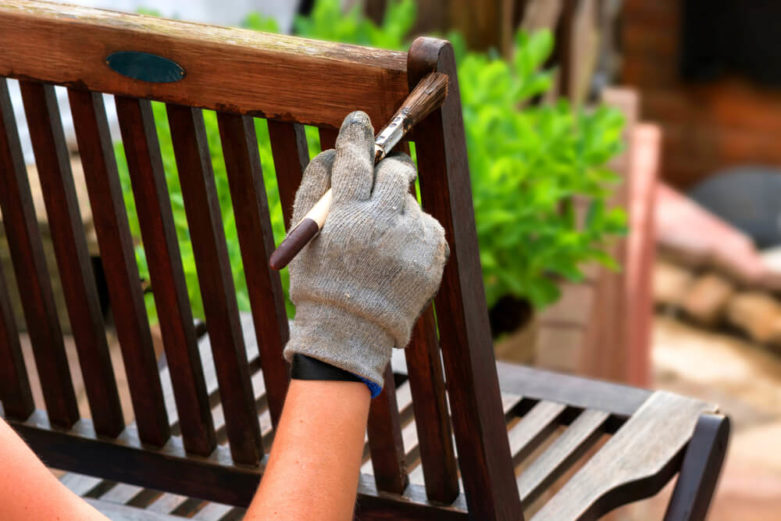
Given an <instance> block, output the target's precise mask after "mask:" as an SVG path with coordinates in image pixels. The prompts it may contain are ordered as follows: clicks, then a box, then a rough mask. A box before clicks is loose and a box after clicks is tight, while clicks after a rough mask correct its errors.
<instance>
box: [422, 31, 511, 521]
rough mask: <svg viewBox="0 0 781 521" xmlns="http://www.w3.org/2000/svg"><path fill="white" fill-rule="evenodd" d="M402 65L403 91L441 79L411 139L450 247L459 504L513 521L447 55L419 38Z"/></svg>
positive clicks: (448, 361) (444, 325) (445, 343)
mask: <svg viewBox="0 0 781 521" xmlns="http://www.w3.org/2000/svg"><path fill="white" fill-rule="evenodd" d="M408 67H409V87H410V88H413V87H414V86H415V85H416V84H417V82H418V81H420V79H422V78H423V77H424V76H425V75H426V74H428V73H430V72H434V71H437V72H443V73H446V74H447V75H448V76H449V80H448V97H447V98H446V100H445V103H444V104H443V105H442V108H441V109H439V110H437V111H435V112H433V113H432V114H431V115H430V116H429V117H428V118H426V119H425V120H423V121H421V122H420V123H419V124H418V126H417V127H416V128H415V130H414V136H413V137H414V139H415V144H416V147H415V149H416V151H417V158H418V167H419V170H420V173H419V179H420V192H421V198H422V200H423V206H424V208H426V210H427V211H429V212H430V213H431V215H433V216H434V217H435V218H436V219H437V220H438V221H439V222H440V223H441V224H442V226H443V227H444V228H445V236H446V238H447V239H448V241H449V243H450V258H449V259H448V263H447V265H446V266H445V271H444V275H443V279H442V286H441V288H440V290H439V292H438V293H437V296H436V310H437V315H438V316H439V317H440V320H438V325H439V336H440V344H441V346H442V353H443V356H444V362H445V372H446V376H447V380H448V382H452V384H451V385H450V386H449V388H448V397H449V399H450V406H451V408H452V410H453V411H454V413H453V431H454V433H455V436H456V444H457V446H458V454H459V461H458V464H459V467H460V469H461V477H462V480H463V483H464V490H465V491H466V496H467V503H468V504H469V511H470V514H471V515H472V516H473V517H475V518H476V519H481V520H482V519H486V520H495V521H505V520H507V521H509V520H512V521H518V520H522V519H523V513H522V511H521V502H520V498H519V496H518V489H517V488H516V486H515V475H514V473H513V468H512V462H511V458H510V447H509V443H508V440H507V432H506V430H505V424H504V418H503V415H502V410H501V401H500V396H501V395H500V391H499V382H498V379H497V375H496V365H495V363H496V361H495V359H494V354H493V347H492V342H491V331H490V327H489V324H488V311H487V309H486V304H485V295H484V292H483V279H482V271H481V268H480V257H479V255H478V244H477V234H476V231H475V223H474V210H473V208H472V193H471V189H470V181H469V166H468V164H467V157H466V142H465V137H464V124H463V120H462V116H461V102H460V95H459V89H458V79H457V75H456V66H455V58H454V56H453V49H452V47H451V46H450V45H449V44H447V43H444V42H442V41H441V40H435V39H430V38H419V39H417V40H415V42H414V43H413V44H412V47H411V48H410V52H409V59H408ZM456 382H457V383H456Z"/></svg>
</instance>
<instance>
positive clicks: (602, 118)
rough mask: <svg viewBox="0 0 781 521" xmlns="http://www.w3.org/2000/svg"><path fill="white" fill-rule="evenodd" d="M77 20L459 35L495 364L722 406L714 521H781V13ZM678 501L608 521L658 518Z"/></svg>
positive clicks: (358, 0)
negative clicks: (726, 446) (722, 450)
mask: <svg viewBox="0 0 781 521" xmlns="http://www.w3.org/2000/svg"><path fill="white" fill-rule="evenodd" d="M68 3H78V4H82V5H88V6H93V7H103V8H110V9H116V10H124V11H128V12H143V13H146V14H154V15H159V16H165V17H170V18H179V19H183V20H191V21H198V22H208V23H216V24H222V25H234V26H243V27H245V28H248V29H254V30H264V31H273V32H282V33H291V34H297V35H301V36H306V37H311V38H318V39H328V40H336V41H343V42H347V43H356V44H361V45H371V46H376V47H385V48H391V49H398V50H406V48H407V46H408V44H409V42H411V41H412V39H413V38H414V37H415V36H417V35H420V34H434V35H439V36H441V37H445V38H448V39H450V40H451V41H452V42H453V45H454V47H455V50H456V55H457V60H458V66H459V82H460V89H461V96H462V103H463V110H464V120H465V127H466V133H467V143H468V154H469V163H470V170H471V176H472V184H473V196H474V206H475V212H476V221H477V226H478V237H479V241H480V249H481V261H482V265H483V272H484V284H485V288H486V298H487V301H488V305H489V309H490V314H491V325H492V328H493V333H494V336H495V341H496V353H497V357H498V358H500V359H503V360H508V361H513V362H516V363H523V364H530V365H536V366H538V367H542V368H547V369H554V370H557V371H563V372H569V373H574V374H582V375H587V376H591V377H596V378H602V379H608V380H613V381H619V382H625V383H629V384H632V385H639V386H644V387H652V388H659V389H669V390H672V391H675V392H680V393H682V394H687V395H692V396H698V397H701V398H704V399H706V400H709V401H713V402H716V403H719V404H720V405H721V406H722V408H723V410H724V411H725V412H726V413H727V414H729V415H730V416H731V417H732V419H733V421H734V435H733V438H732V443H731V447H730V452H729V455H728V458H727V463H726V467H725V471H724V473H723V475H722V479H721V484H720V488H719V491H718V493H717V496H716V500H715V503H714V506H713V507H712V510H711V516H710V519H712V520H714V521H721V520H734V519H746V520H758V521H762V520H781V300H779V296H781V175H779V174H780V173H781V146H779V144H778V141H779V136H780V135H781V31H779V20H781V3H779V2H777V1H773V0H753V1H752V2H743V1H741V0H655V1H652V2H651V1H643V0H481V1H477V0H438V1H435V0H300V1H296V0H83V1H78V0H70V1H69V2H68ZM12 87H13V86H12ZM12 90H13V89H12ZM16 95H17V96H18V93H17V94H16ZM14 103H15V105H16V106H17V107H20V106H21V103H20V102H19V99H15V100H14ZM60 105H61V107H63V109H64V110H65V111H67V105H68V104H67V103H64V102H62V101H61V103H60ZM17 117H18V119H20V121H23V114H21V113H20V114H18V115H17ZM160 119H164V118H160ZM65 120H66V126H67V120H68V117H67V115H66V117H65ZM374 123H375V126H380V125H381V124H382V123H383V122H374ZM207 126H208V127H209V128H211V131H215V132H216V124H215V123H214V122H213V121H211V120H210V118H209V117H208V116H207ZM159 131H160V133H161V135H164V134H165V129H164V128H160V129H159ZM22 132H23V133H24V130H22ZM71 133H72V131H71ZM113 134H114V135H115V136H117V135H118V134H117V132H116V131H114V133H113ZM260 134H261V141H263V139H264V137H263V136H264V134H263V132H260ZM70 139H71V142H72V144H74V140H73V138H72V136H71V138H70ZM22 141H23V142H26V141H27V140H26V139H24V138H23V140H22ZM261 145H263V143H261ZM311 145H312V146H311V147H310V148H311V149H312V150H313V152H316V151H317V146H318V145H317V144H316V140H313V141H312V143H311ZM74 146H75V144H74ZM162 148H163V155H164V159H166V158H167V162H166V170H167V171H168V170H169V163H173V158H172V151H171V150H170V146H169V147H166V145H165V143H162ZM261 152H263V148H262V147H261ZM117 155H118V156H119V159H120V160H121V159H122V149H121V147H119V148H117ZM27 159H28V161H29V162H30V163H32V155H31V154H30V153H29V152H28V157H27ZM31 168H32V167H31ZM264 169H266V166H265V165H264ZM222 170H223V171H224V168H223V169H222ZM266 170H268V169H266ZM272 170H273V169H272ZM74 171H75V172H76V173H77V175H78V171H79V169H78V168H74ZM120 172H121V174H122V175H123V176H124V177H123V181H124V182H127V179H126V175H127V174H126V170H125V171H123V169H122V165H120ZM123 172H124V173H123ZM220 172H221V170H220V169H219V168H217V166H216V165H215V173H216V175H217V176H219V175H221V174H220ZM269 176H270V177H269V179H268V180H267V181H270V180H273V171H271V172H269ZM271 183H272V184H273V181H271ZM169 189H171V191H172V192H175V191H176V190H177V188H176V187H173V186H169ZM218 189H219V179H218ZM81 196H83V197H84V198H85V201H86V194H80V197H81ZM38 197H40V194H38ZM269 199H270V204H271V205H272V213H275V214H276V215H278V216H279V217H278V218H277V221H276V222H274V223H273V224H274V229H275V233H276V235H277V241H279V239H280V238H281V237H282V235H283V234H284V223H283V222H282V221H281V214H280V212H279V211H278V209H276V210H277V211H274V208H273V206H274V205H278V204H279V201H278V199H275V198H274V196H273V194H270V196H269ZM39 202H40V201H37V203H39ZM126 202H127V204H128V206H131V205H132V198H129V199H126ZM37 203H36V206H37V207H39V208H40V207H41V205H39V204H37ZM221 203H223V202H222V201H221ZM223 204H227V205H229V203H223ZM82 208H86V209H87V210H86V211H88V208H89V205H88V204H83V205H82ZM223 209H224V210H225V211H229V207H228V208H227V209H226V208H225V207H223ZM174 212H175V214H177V212H179V214H180V215H181V216H182V219H184V217H183V208H182V207H177V206H176V203H175V204H174ZM40 217H41V219H45V212H41V213H40ZM83 217H84V221H85V225H87V226H89V222H90V216H89V215H84V216H83ZM177 227H178V224H177ZM131 228H133V222H132V216H131ZM133 231H134V233H136V235H137V236H138V234H137V231H138V230H137V225H136V226H135V228H133ZM227 235H228V240H229V243H230V241H231V240H232V237H231V233H230V231H228V233H227ZM0 239H2V237H0ZM188 240H189V239H188V238H187V234H186V230H185V231H184V232H182V233H181V234H180V241H183V242H185V243H186V242H187V241H188ZM233 240H234V241H235V233H234V234H233ZM92 246H94V250H95V252H96V251H97V246H96V243H95V240H94V235H93V238H92ZM234 246H235V247H234V248H233V249H232V250H231V245H230V244H229V250H230V251H231V253H232V254H233V256H234V257H235V258H236V259H235V260H236V262H237V263H238V262H240V260H239V259H238V257H239V255H238V247H237V245H236V244H234ZM6 251H7V249H6ZM187 251H188V248H187V247H186V246H185V247H183V255H184V256H185V258H184V264H185V271H186V272H187V276H188V287H189V288H190V290H191V297H192V299H193V311H194V313H195V314H196V316H197V315H198V313H199V310H202V307H201V306H200V304H199V299H200V295H198V294H197V291H198V290H197V283H195V282H194V281H192V282H193V283H190V282H191V278H194V277H196V274H195V268H194V264H193V261H192V259H191V258H190V259H189V260H188V258H187ZM0 253H2V252H0ZM94 255H96V256H97V253H94ZM142 255H143V253H142V250H141V249H139V256H142ZM139 260H140V261H141V262H139V265H140V267H141V269H142V271H143V270H144V269H145V262H143V258H139ZM0 261H2V262H3V263H8V262H10V261H9V259H8V258H7V254H4V255H0ZM12 271H13V270H11V269H10V267H7V269H5V273H6V274H8V273H12ZM53 271H54V272H56V269H54V270H53ZM96 272H97V273H98V277H99V278H100V275H99V274H100V263H99V258H96ZM284 276H286V275H285V274H283V277H284ZM236 284H237V289H238V291H239V304H240V306H241V307H243V308H244V309H246V308H247V306H248V303H247V298H246V286H245V284H244V282H243V279H241V278H237V280H236ZM10 286H11V287H15V284H13V283H12V284H10ZM242 292H243V293H242ZM151 305H152V304H151V300H150V306H151ZM63 310H64V307H63ZM17 311H18V312H20V311H19V310H17ZM200 312H201V313H202V311H200ZM150 313H151V315H152V316H154V311H153V310H152V309H150ZM291 314H292V309H291ZM61 318H62V320H63V323H67V316H65V314H64V311H63V313H62V314H61ZM20 323H22V322H20ZM125 410H130V407H126V408H125ZM665 494H669V491H663V492H662V493H661V495H662V496H664V495H665ZM664 504H665V502H664V500H663V498H655V499H651V500H649V501H646V502H644V503H642V504H639V505H633V506H631V507H628V508H625V509H622V510H621V511H619V512H616V513H615V514H613V515H612V519H621V520H642V519H651V518H654V519H660V518H661V516H662V513H661V512H660V509H663V508H664Z"/></svg>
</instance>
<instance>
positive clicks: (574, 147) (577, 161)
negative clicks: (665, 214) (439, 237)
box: [458, 31, 625, 308]
mask: <svg viewBox="0 0 781 521" xmlns="http://www.w3.org/2000/svg"><path fill="white" fill-rule="evenodd" d="M552 49H553V38H552V36H551V34H550V32H548V31H541V32H538V33H536V34H534V35H532V36H527V35H525V34H523V33H520V34H518V36H517V38H516V48H515V56H514V58H513V59H512V60H511V61H509V62H508V61H505V60H502V59H499V58H491V57H489V56H486V55H483V54H474V53H469V54H466V55H465V56H463V58H462V59H461V60H460V63H459V67H458V72H459V82H460V87H461V100H462V104H463V111H464V126H465V129H466V137H467V148H468V153H469V164H470V169H471V174H472V190H473V198H474V205H475V215H476V221H477V234H478V239H479V242H480V260H481V263H482V265H483V276H484V281H485V290H486V298H487V300H488V305H489V306H491V305H492V304H494V303H495V302H496V301H497V300H498V298H499V297H501V296H502V295H506V294H510V295H514V296H516V297H519V298H527V299H529V300H530V301H531V302H532V303H533V304H534V306H535V307H537V308H541V307H544V306H545V305H548V304H550V303H552V302H554V301H555V300H556V299H557V298H558V297H559V290H558V287H557V284H556V280H557V279H559V278H562V277H563V278H566V279H569V280H574V281H577V280H580V279H582V277H583V274H582V272H581V270H580V268H581V266H582V265H583V264H584V263H586V262H589V261H597V262H601V263H603V264H606V265H609V266H613V267H615V263H614V261H613V260H612V259H611V258H610V257H609V256H608V255H606V254H605V252H604V247H605V243H606V241H607V240H608V238H609V237H610V236H611V235H616V234H620V233H623V231H624V227H625V216H624V213H623V211H621V210H619V209H608V208H607V207H606V200H607V198H608V196H609V187H610V186H611V185H612V184H614V183H615V182H616V181H617V177H616V175H615V174H614V173H613V172H611V171H610V170H608V169H607V168H606V167H605V166H604V165H605V163H606V162H607V161H608V160H609V159H610V158H611V157H613V156H614V155H615V154H616V153H617V152H618V151H619V150H620V147H621V141H620V134H621V129H622V127H623V118H622V117H621V115H620V114H619V113H618V112H616V111H614V110H609V109H606V108H598V109H596V110H593V111H585V110H575V109H573V108H572V107H571V106H570V104H569V103H568V102H566V101H564V100H562V101H559V102H558V103H555V104H553V105H546V104H542V105H537V106H531V105H528V102H529V101H530V100H531V99H532V98H534V97H535V96H537V95H540V94H542V93H544V92H546V91H547V90H548V89H550V87H551V84H552V77H551V73H550V72H548V71H542V70H541V67H542V65H543V63H544V62H545V60H546V59H547V58H548V56H549V55H550V53H551V51H552ZM576 196H579V197H582V198H584V199H585V200H587V201H588V210H587V212H586V217H585V219H584V221H585V222H584V223H582V225H579V224H578V219H577V217H576V211H575V205H574V203H573V198H575V197H576Z"/></svg>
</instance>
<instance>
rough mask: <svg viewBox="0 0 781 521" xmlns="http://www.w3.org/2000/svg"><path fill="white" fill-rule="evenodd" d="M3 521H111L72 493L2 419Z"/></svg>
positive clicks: (0, 475)
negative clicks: (39, 520) (49, 520)
mask: <svg viewBox="0 0 781 521" xmlns="http://www.w3.org/2000/svg"><path fill="white" fill-rule="evenodd" d="M0 462H2V463H0V498H2V499H0V519H2V520H3V521H30V520H33V519H52V520H58V521H108V518H107V517H106V516H104V515H103V514H101V513H100V512H98V511H97V510H95V509H94V508H93V507H92V506H91V505H90V504H89V503H87V502H85V501H84V500H83V499H81V498H80V497H79V496H77V495H76V494H74V493H73V492H71V491H70V490H68V488H67V487H66V486H65V485H63V484H62V483H60V482H59V481H58V480H57V478H56V477H54V474H52V473H51V471H50V470H49V469H47V468H46V466H45V465H44V464H43V463H42V462H41V460H39V459H38V458H37V457H36V455H35V454H34V453H33V451H32V450H31V449H30V447H28V446H27V445H26V444H25V443H24V441H22V439H21V438H20V437H19V436H18V435H17V434H16V432H14V430H13V429H12V428H11V427H10V426H9V425H8V424H7V423H6V422H5V421H4V420H3V419H2V418H0Z"/></svg>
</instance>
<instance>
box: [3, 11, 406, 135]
mask: <svg viewBox="0 0 781 521" xmlns="http://www.w3.org/2000/svg"><path fill="white" fill-rule="evenodd" d="M0 27H3V31H0V48H2V49H13V50H14V51H13V52H4V53H2V56H0V76H9V77H19V78H36V79H38V80H41V81H46V82H50V83H57V84H61V85H69V86H77V87H81V88H87V89H89V90H93V91H98V92H107V93H111V94H118V95H123V96H130V97H138V98H154V99H158V100H161V101H166V102H171V103H178V104H183V105H190V106H195V107H202V108H207V109H213V110H227V111H231V112H239V113H242V114H251V115H255V116H262V117H268V118H274V119H278V120H284V121H295V122H299V123H306V124H311V125H326V126H330V127H333V128H338V127H339V126H340V125H341V124H342V119H343V118H344V116H346V115H347V113H348V112H350V111H351V110H358V109H360V110H363V111H364V112H366V113H368V114H369V116H370V117H371V118H372V121H387V120H388V119H390V117H391V116H392V115H393V111H394V109H395V108H396V107H397V106H398V104H399V103H401V100H403V99H404V97H405V96H406V95H407V93H408V92H409V91H408V87H407V76H406V66H405V61H404V60H405V56H404V54H403V53H400V52H394V51H385V50H380V49H369V48H366V47H358V46H354V45H345V44H339V43H329V42H320V41H314V40H305V39H301V38H295V37H291V36H285V35H278V34H266V33H259V32H256V31H249V30H243V29H235V28H225V27H215V26H210V25H204V24H195V23H188V22H179V21H174V20H163V19H158V18H151V17H144V16H140V15H135V14H125V13H115V12H110V11H102V10H95V9H89V8H84V7H77V6H71V5H60V4H49V3H45V2H38V1H34V0H8V1H6V2H3V4H2V5H0ZM85 34H89V35H90V37H89V38H84V35H85ZM40 42H46V45H40ZM130 42H132V44H131V45H128V44H129V43H130ZM128 47H129V48H130V50H133V51H137V52H147V53H151V54H154V55H161V54H162V57H163V58H167V59H169V60H172V61H174V62H175V63H177V64H178V65H179V66H180V67H182V68H183V69H184V78H183V79H182V80H181V81H177V82H173V83H153V82H146V81H139V80H131V79H128V78H127V77H125V76H122V75H121V74H118V73H115V72H113V71H112V70H111V69H109V68H108V67H106V65H105V60H106V57H107V56H108V55H109V54H110V53H111V52H112V51H115V50H128ZM280 62H287V63H288V64H289V65H288V66H285V67H280V66H279V63H280ZM301 71H306V80H305V81H302V78H303V77H302V73H301ZM326 90H327V91H328V92H329V95H328V96H324V95H323V92H324V91H326ZM347 107H349V108H347Z"/></svg>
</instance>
